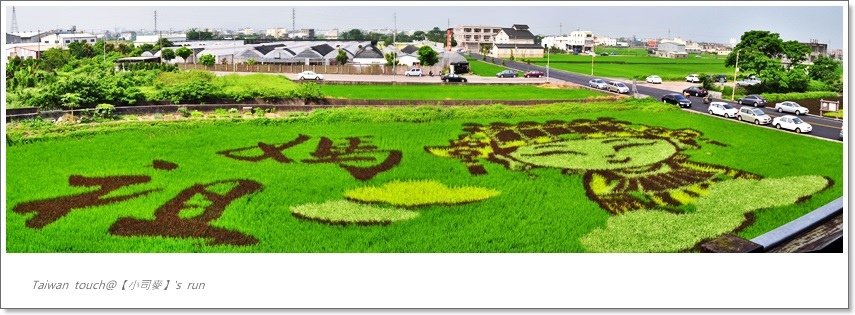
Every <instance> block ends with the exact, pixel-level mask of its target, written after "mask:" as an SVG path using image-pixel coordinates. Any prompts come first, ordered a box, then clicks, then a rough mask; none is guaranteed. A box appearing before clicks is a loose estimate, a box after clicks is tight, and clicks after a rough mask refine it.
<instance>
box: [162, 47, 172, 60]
mask: <svg viewBox="0 0 855 315" xmlns="http://www.w3.org/2000/svg"><path fill="white" fill-rule="evenodd" d="M160 58H163V60H166V61H170V60H172V59H175V51H174V50H172V49H171V48H164V49H163V50H161V51H160Z"/></svg>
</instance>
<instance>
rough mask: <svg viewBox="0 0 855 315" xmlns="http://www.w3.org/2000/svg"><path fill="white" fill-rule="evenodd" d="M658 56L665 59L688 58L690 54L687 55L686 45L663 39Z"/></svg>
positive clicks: (657, 50)
mask: <svg viewBox="0 0 855 315" xmlns="http://www.w3.org/2000/svg"><path fill="white" fill-rule="evenodd" d="M656 56H658V57H664V58H686V57H688V56H689V54H688V53H686V44H683V43H680V42H678V41H673V40H667V39H663V40H661V41H659V45H658V48H657V49H656Z"/></svg>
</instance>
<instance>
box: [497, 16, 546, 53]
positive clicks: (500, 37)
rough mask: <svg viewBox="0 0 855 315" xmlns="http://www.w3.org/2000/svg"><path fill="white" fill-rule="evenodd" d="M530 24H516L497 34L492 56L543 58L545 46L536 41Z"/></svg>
mask: <svg viewBox="0 0 855 315" xmlns="http://www.w3.org/2000/svg"><path fill="white" fill-rule="evenodd" d="M534 39H535V37H534V34H532V33H531V31H529V29H528V25H522V24H514V26H513V27H509V28H502V30H501V31H499V33H498V34H497V35H496V39H495V42H494V43H493V47H492V49H491V50H490V56H491V57H494V58H510V57H511V56H513V57H514V58H543V47H541V46H540V45H537V44H535V43H534Z"/></svg>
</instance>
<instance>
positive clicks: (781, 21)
mask: <svg viewBox="0 0 855 315" xmlns="http://www.w3.org/2000/svg"><path fill="white" fill-rule="evenodd" d="M203 3H205V2H199V4H203ZM231 3H237V2H231ZM484 3H485V4H486V3H490V2H484ZM675 3H676V2H664V3H662V4H663V5H671V4H675ZM20 4H21V5H18V6H17V7H16V8H17V19H18V27H19V30H21V31H30V30H32V31H35V30H38V29H52V28H58V27H61V28H68V27H70V26H71V25H76V26H77V28H78V29H83V30H104V29H107V30H111V31H112V30H114V29H127V30H140V29H145V30H151V29H153V24H154V22H153V11H154V10H157V11H158V28H159V29H162V30H169V29H174V30H179V29H186V28H190V27H203V28H204V27H211V28H228V29H239V28H243V27H252V28H254V29H265V28H271V27H285V28H289V29H290V28H291V8H292V6H225V7H224V6H160V7H154V6H151V7H129V6H108V5H107V4H105V5H101V6H85V7H81V6H78V7H50V6H47V7H45V6H40V7H33V6H27V5H26V3H20ZM219 4H221V5H222V4H229V3H219ZM475 4H476V5H479V3H475ZM569 4H570V5H573V4H572V3H569ZM770 4H774V2H772V3H770ZM808 4H809V3H808ZM294 8H296V16H297V19H296V26H297V28H315V29H329V28H338V29H340V30H347V29H351V28H363V29H375V28H392V27H393V24H394V23H393V21H394V19H393V15H394V14H397V21H398V29H401V30H405V29H430V28H432V27H434V26H439V27H440V28H445V26H446V25H447V23H448V21H449V20H450V22H451V25H452V26H454V25H458V24H486V25H493V26H510V25H511V24H528V25H529V26H530V27H531V30H532V32H534V33H535V34H544V35H546V34H557V33H559V30H561V31H563V32H564V33H567V32H569V31H571V30H575V29H583V30H591V31H594V33H595V34H597V35H605V36H611V37H619V36H632V35H636V36H638V37H640V38H646V37H666V36H668V34H669V30H670V34H671V36H679V37H682V38H686V39H692V40H696V41H710V42H721V43H727V42H728V40H729V39H730V38H739V36H740V35H741V34H742V33H743V32H745V31H748V30H753V29H764V30H770V31H773V32H777V33H780V34H781V36H782V37H783V38H784V39H788V40H789V39H795V40H799V41H808V40H809V39H817V40H819V41H820V42H824V43H830V48H841V47H842V46H843V28H844V22H845V21H844V15H843V14H844V11H843V10H844V8H845V7H844V6H836V7H833V6H825V7H822V6H765V7H739V6H688V7H677V6H636V7H626V6H622V7H618V6H529V7H509V6H501V7H496V6H431V7H412V6H406V7H402V6H389V5H384V6H362V7H340V6H297V7H294ZM6 14H7V18H6V19H5V21H6V23H5V24H6V25H5V27H6V28H7V30H8V27H9V26H10V22H11V9H9V8H8V7H7V12H6ZM559 25H563V27H560V28H559Z"/></svg>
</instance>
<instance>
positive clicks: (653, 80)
mask: <svg viewBox="0 0 855 315" xmlns="http://www.w3.org/2000/svg"><path fill="white" fill-rule="evenodd" d="M644 81H647V83H654V84H662V78H660V77H659V76H658V75H651V76H649V77H647V79H644Z"/></svg>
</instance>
